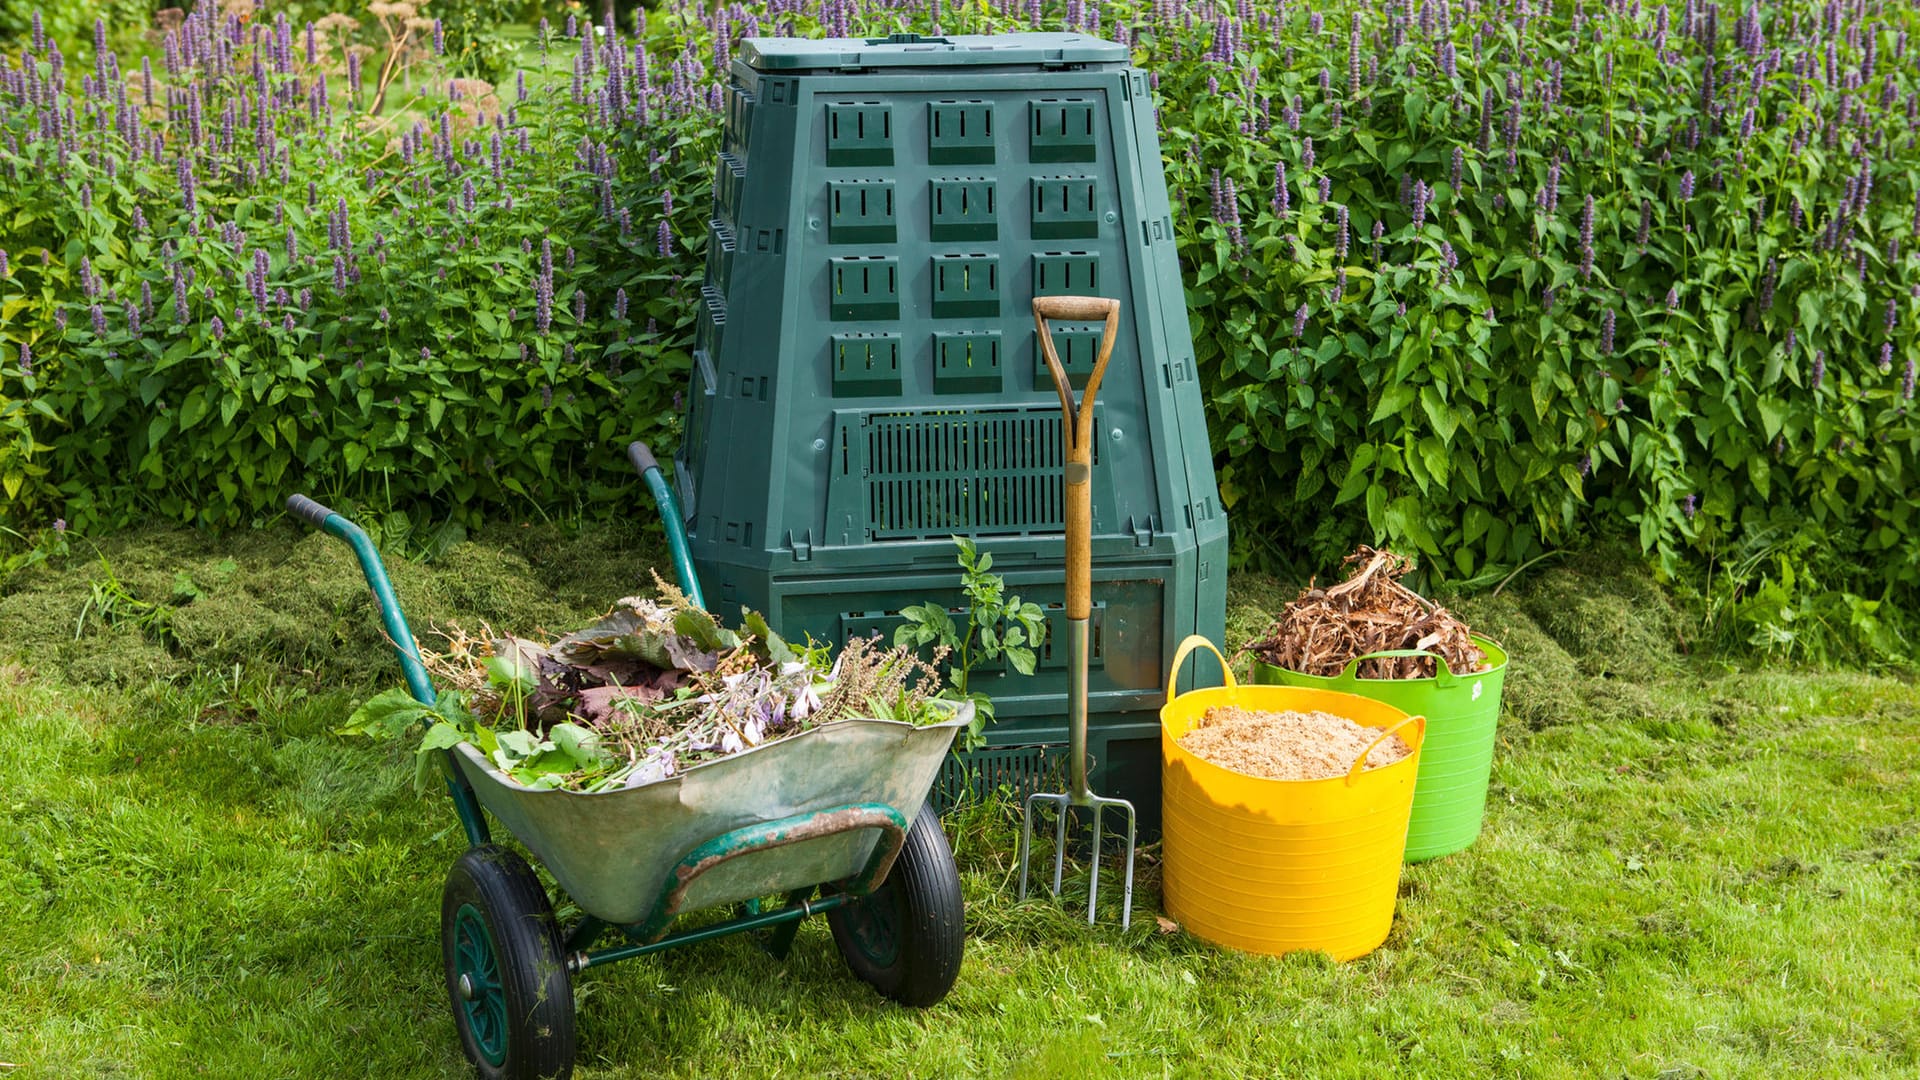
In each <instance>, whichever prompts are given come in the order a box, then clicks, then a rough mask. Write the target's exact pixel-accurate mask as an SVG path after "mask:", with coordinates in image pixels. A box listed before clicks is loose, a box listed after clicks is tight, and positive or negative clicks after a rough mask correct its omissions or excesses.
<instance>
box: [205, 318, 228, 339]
mask: <svg viewBox="0 0 1920 1080" xmlns="http://www.w3.org/2000/svg"><path fill="white" fill-rule="evenodd" d="M207 332H208V333H210V334H212V335H213V340H215V341H219V340H220V339H221V338H224V337H226V336H227V324H226V323H223V322H221V321H220V316H218V315H215V316H214V317H213V321H212V322H210V323H208V324H207Z"/></svg>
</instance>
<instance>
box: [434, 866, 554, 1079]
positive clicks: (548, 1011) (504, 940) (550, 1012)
mask: <svg viewBox="0 0 1920 1080" xmlns="http://www.w3.org/2000/svg"><path fill="white" fill-rule="evenodd" d="M476 916H477V917H478V925H476V922H475V917H476ZM477 932H484V934H485V938H486V940H485V942H484V943H483V944H486V945H488V946H490V948H491V950H492V957H493V960H494V967H495V974H496V975H497V985H498V997H497V998H496V999H495V1000H496V1001H497V1002H498V1003H499V1004H500V1005H501V1006H502V1007H501V1008H500V1009H498V1010H496V1011H494V1012H492V1013H490V1014H488V1015H485V1016H480V1017H476V1015H475V1013H476V1011H479V1010H478V1007H470V1005H469V1003H468V1001H467V1000H465V999H464V998H463V997H462V994H461V990H460V974H461V971H462V968H463V967H470V966H472V959H471V958H472V952H471V950H472V949H473V948H474V946H475V945H476V944H481V942H478V941H477V938H476V933H477ZM463 947H464V948H466V949H467V950H468V952H467V953H465V954H464V956H465V959H463V954H462V952H461V950H462V948H463ZM440 954H441V960H442V964H443V966H444V968H445V970H446V982H447V1000H448V1004H449V1005H450V1006H451V1007H452V1010H453V1023H454V1027H455V1029H456V1030H457V1031H458V1032H459V1034H460V1046H461V1049H463V1050H465V1051H466V1054H467V1059H468V1060H469V1061H471V1062H473V1067H474V1070H475V1072H476V1073H478V1075H480V1076H481V1077H483V1078H484V1080H534V1078H536V1077H539V1078H561V1080H564V1078H565V1077H568V1076H571V1075H573V1059H574V1035H573V979H572V977H571V975H570V974H569V973H568V971H567V965H566V961H565V958H564V956H563V954H562V951H561V943H560V931H559V927H558V926H557V925H556V924H555V922H554V918H553V906H552V905H551V904H549V903H548V902H547V892H546V890H545V889H544V888H542V887H541V885H540V879H539V878H537V877H535V876H534V873H533V868H532V867H529V866H528V865H527V861H526V860H525V859H523V858H521V857H520V856H519V854H517V853H516V852H513V851H511V850H509V849H507V848H504V847H500V846H499V845H497V844H487V845H484V846H481V847H474V848H468V849H467V850H466V852H465V853H464V854H462V855H461V856H460V858H459V859H458V860H457V861H456V862H455V863H454V864H453V869H451V870H449V871H448V872H447V885H446V889H445V891H444V892H442V894H441V899H440ZM476 1024H479V1025H482V1026H484V1027H485V1028H487V1029H488V1030H487V1031H484V1032H477V1031H476V1030H475V1026H476ZM502 1035H504V1046H502V1045H501V1043H502ZM483 1042H485V1043H488V1044H490V1046H491V1049H492V1053H488V1052H487V1051H486V1050H483V1047H482V1043H483ZM495 1055H498V1056H499V1057H500V1060H499V1061H493V1060H490V1059H491V1058H492V1057H493V1056H495Z"/></svg>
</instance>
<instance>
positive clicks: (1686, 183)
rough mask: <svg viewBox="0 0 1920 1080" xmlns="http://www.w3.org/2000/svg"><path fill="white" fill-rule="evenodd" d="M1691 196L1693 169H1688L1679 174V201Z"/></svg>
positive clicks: (1684, 200)
mask: <svg viewBox="0 0 1920 1080" xmlns="http://www.w3.org/2000/svg"><path fill="white" fill-rule="evenodd" d="M1691 198H1693V170H1692V169H1688V170H1687V171H1686V172H1684V173H1682V174H1680V201H1681V202H1686V201H1687V200H1689V199H1691Z"/></svg>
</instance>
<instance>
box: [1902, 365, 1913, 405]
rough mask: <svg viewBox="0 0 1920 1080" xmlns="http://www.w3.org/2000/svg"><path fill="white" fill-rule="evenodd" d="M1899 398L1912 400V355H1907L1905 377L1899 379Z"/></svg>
mask: <svg viewBox="0 0 1920 1080" xmlns="http://www.w3.org/2000/svg"><path fill="white" fill-rule="evenodd" d="M1900 400H1901V401H1912V400H1913V357H1912V356H1908V357H1907V373H1906V377H1905V378H1902V379H1901V380H1900Z"/></svg>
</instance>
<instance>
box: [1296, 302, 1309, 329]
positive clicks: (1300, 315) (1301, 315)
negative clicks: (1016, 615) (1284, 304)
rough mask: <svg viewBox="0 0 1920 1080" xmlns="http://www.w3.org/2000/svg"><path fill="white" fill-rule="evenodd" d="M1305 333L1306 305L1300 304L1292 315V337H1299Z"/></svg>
mask: <svg viewBox="0 0 1920 1080" xmlns="http://www.w3.org/2000/svg"><path fill="white" fill-rule="evenodd" d="M1306 332H1307V305H1305V304H1301V305H1300V307H1299V310H1297V311H1295V312H1294V313H1293V336H1294V337H1299V336H1300V335H1301V334H1304V333H1306Z"/></svg>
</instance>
